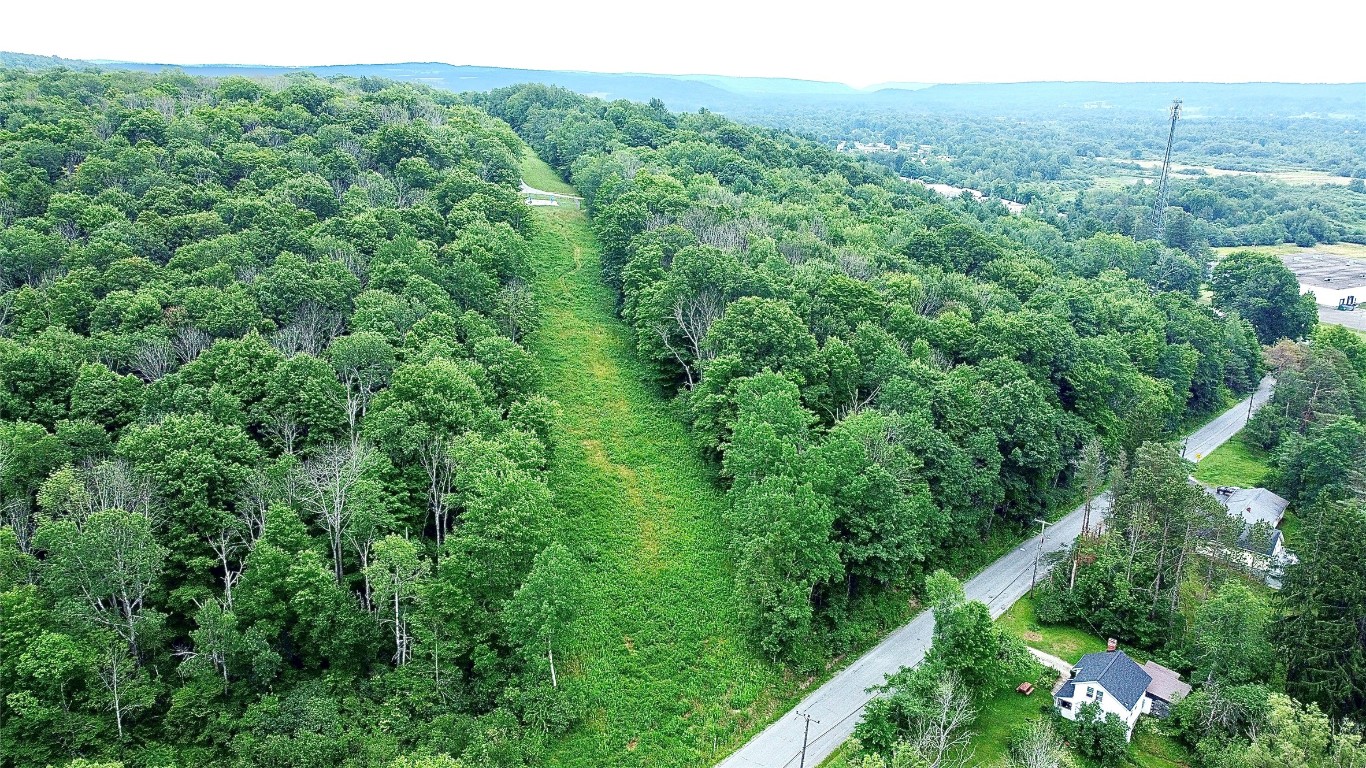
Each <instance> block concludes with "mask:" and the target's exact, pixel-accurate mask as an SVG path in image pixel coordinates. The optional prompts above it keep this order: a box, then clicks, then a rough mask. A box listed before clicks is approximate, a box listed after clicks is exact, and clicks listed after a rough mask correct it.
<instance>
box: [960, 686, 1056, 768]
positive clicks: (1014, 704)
mask: <svg viewBox="0 0 1366 768" xmlns="http://www.w3.org/2000/svg"><path fill="white" fill-rule="evenodd" d="M1038 672H1039V674H1038V676H1037V679H1035V680H1033V681H1032V682H1033V683H1034V688H1035V690H1034V693H1033V695H1031V696H1024V695H1022V694H1019V693H1016V692H1015V685H1016V684H1017V683H1016V682H1015V681H1011V684H1010V685H1007V686H1004V687H1002V688H1001V690H999V691H997V692H996V693H995V694H994V695H993V696H992V697H991V698H989V699H987V700H986V701H983V702H982V704H981V708H980V709H979V710H978V712H977V722H976V723H974V724H973V729H974V730H975V731H976V732H975V733H973V735H972V741H970V742H969V743H968V749H969V750H971V752H972V758H971V760H970V762H969V765H974V766H981V767H982V768H996V767H997V766H1001V765H1004V764H1005V760H1006V756H1007V754H1008V753H1009V749H1010V735H1011V734H1012V733H1014V732H1015V729H1016V728H1019V727H1020V725H1021V724H1023V723H1026V722H1028V721H1030V720H1037V719H1039V718H1042V717H1052V714H1051V713H1052V711H1053V698H1052V696H1051V695H1050V692H1051V691H1052V690H1053V684H1054V683H1056V682H1057V681H1058V673H1057V671H1055V670H1052V669H1045V668H1044V667H1042V666H1041V667H1039V670H1038Z"/></svg>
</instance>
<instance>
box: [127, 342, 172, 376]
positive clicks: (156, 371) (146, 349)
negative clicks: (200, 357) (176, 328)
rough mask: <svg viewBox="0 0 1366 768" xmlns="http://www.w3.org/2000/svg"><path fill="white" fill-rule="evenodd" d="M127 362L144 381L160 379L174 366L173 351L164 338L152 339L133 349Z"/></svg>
mask: <svg viewBox="0 0 1366 768" xmlns="http://www.w3.org/2000/svg"><path fill="white" fill-rule="evenodd" d="M128 364H129V367H131V368H132V369H133V370H134V371H135V372H136V373H137V374H138V375H139V376H141V377H142V378H143V380H144V381H147V382H153V381H160V380H161V378H162V377H163V376H165V375H166V374H168V373H170V372H171V369H172V368H174V367H175V353H174V352H172V350H171V345H170V343H169V342H167V341H166V340H164V339H153V340H149V341H145V342H143V343H142V344H141V345H140V346H139V347H138V348H137V349H135V350H133V353H132V354H131V355H129V360H128Z"/></svg>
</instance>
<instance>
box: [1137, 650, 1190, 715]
mask: <svg viewBox="0 0 1366 768" xmlns="http://www.w3.org/2000/svg"><path fill="white" fill-rule="evenodd" d="M1143 671H1144V672H1147V673H1148V674H1149V675H1151V676H1152V679H1153V681H1152V682H1151V683H1148V690H1147V691H1145V694H1146V695H1147V697H1148V698H1149V699H1151V700H1152V704H1151V705H1150V706H1149V710H1150V711H1151V712H1152V713H1153V714H1154V715H1157V716H1158V717H1166V716H1167V713H1168V712H1169V711H1170V710H1171V705H1173V704H1175V703H1176V702H1178V701H1180V700H1182V699H1184V698H1186V696H1188V695H1189V694H1190V692H1191V687H1190V685H1188V684H1186V683H1183V682H1182V681H1181V676H1180V675H1178V674H1176V673H1175V672H1173V671H1172V670H1170V669H1167V668H1166V667H1164V666H1162V665H1161V664H1158V663H1157V662H1155V661H1149V662H1147V663H1145V664H1144V665H1143Z"/></svg>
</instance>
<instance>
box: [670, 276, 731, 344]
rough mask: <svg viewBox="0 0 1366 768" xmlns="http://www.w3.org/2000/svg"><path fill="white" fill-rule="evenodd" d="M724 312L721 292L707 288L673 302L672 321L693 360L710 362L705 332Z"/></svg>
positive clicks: (724, 307) (723, 300)
mask: <svg viewBox="0 0 1366 768" xmlns="http://www.w3.org/2000/svg"><path fill="white" fill-rule="evenodd" d="M725 311H726V300H725V298H724V297H723V296H722V295H721V291H720V290H718V289H716V288H714V287H712V286H707V287H706V288H703V289H702V290H701V291H698V292H697V293H696V294H693V295H691V296H680V297H678V299H676V300H675V301H674V306H673V319H674V323H676V324H677V325H678V330H679V332H680V333H682V334H683V338H684V339H686V340H687V342H688V348H689V351H691V352H692V356H693V359H694V360H697V361H699V362H700V361H703V360H710V359H711V358H712V357H713V356H714V355H713V354H712V351H711V349H710V348H708V347H707V346H706V345H705V344H704V343H703V341H704V340H705V339H706V337H707V331H709V330H711V327H712V325H713V324H714V323H715V322H716V321H717V320H719V319H721V315H722V314H724V313H725Z"/></svg>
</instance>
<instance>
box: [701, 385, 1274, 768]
mask: <svg viewBox="0 0 1366 768" xmlns="http://www.w3.org/2000/svg"><path fill="white" fill-rule="evenodd" d="M1271 387H1272V380H1271V378H1270V377H1267V378H1266V379H1264V380H1263V381H1262V383H1261V386H1260V387H1258V389H1257V391H1256V392H1255V393H1253V396H1252V397H1251V398H1248V399H1247V400H1243V401H1242V402H1241V403H1239V404H1238V405H1235V406H1233V407H1232V408H1230V409H1229V410H1227V411H1225V412H1224V413H1223V414H1221V415H1220V416H1219V417H1218V418H1216V419H1214V420H1213V421H1211V422H1210V423H1208V424H1206V425H1205V426H1203V427H1201V428H1200V429H1198V430H1196V431H1195V432H1194V433H1193V434H1191V435H1190V436H1189V437H1188V438H1187V439H1186V448H1185V451H1186V455H1187V457H1188V458H1190V459H1191V460H1192V461H1196V460H1198V459H1197V458H1196V454H1199V455H1200V457H1204V456H1208V455H1209V453H1210V451H1213V450H1214V449H1215V448H1217V447H1219V446H1220V445H1222V444H1223V443H1224V442H1225V441H1227V440H1228V439H1229V438H1230V437H1233V435H1235V434H1237V432H1238V430H1240V429H1242V427H1243V425H1244V424H1245V423H1247V419H1248V414H1249V413H1250V412H1251V411H1252V410H1255V409H1257V408H1260V407H1261V406H1262V405H1263V404H1264V403H1265V402H1266V401H1267V399H1268V398H1269V397H1270V396H1271ZM1249 401H1251V403H1252V404H1251V406H1250V407H1249ZM1084 508H1085V506H1084V505H1083V506H1081V507H1078V508H1076V509H1075V510H1073V511H1072V512H1070V513H1068V515H1067V516H1066V517H1063V518H1062V519H1060V520H1058V521H1057V522H1055V523H1053V524H1051V525H1049V526H1048V528H1047V530H1046V532H1045V534H1044V536H1043V537H1042V540H1041V537H1039V536H1035V537H1034V538H1032V539H1030V540H1029V541H1026V542H1025V543H1023V544H1021V545H1020V546H1018V547H1016V548H1015V549H1013V550H1011V551H1010V552H1009V553H1008V554H1006V555H1005V556H1003V557H1002V558H1000V559H999V560H997V561H996V562H994V563H992V564H991V565H989V566H987V568H986V569H984V570H983V571H982V572H981V573H979V574H977V575H976V576H974V577H972V578H971V579H968V580H967V582H966V583H964V584H963V591H964V592H966V593H967V598H968V599H969V600H981V601H982V602H984V603H986V604H987V607H988V608H990V609H991V615H992V616H993V617H996V616H1000V615H1001V614H1002V613H1005V611H1006V609H1008V608H1009V607H1010V606H1012V605H1014V604H1015V601H1016V600H1019V599H1020V598H1021V597H1023V596H1024V594H1025V593H1026V592H1028V591H1029V587H1030V582H1031V579H1032V578H1033V575H1034V565H1035V562H1036V561H1035V558H1036V556H1038V555H1039V554H1040V553H1042V554H1047V553H1049V552H1056V551H1059V550H1062V549H1066V548H1067V546H1068V545H1069V544H1071V543H1072V541H1073V540H1074V539H1076V538H1077V537H1078V536H1079V535H1081V521H1082V517H1083V510H1084ZM1108 508H1109V501H1108V499H1107V498H1106V497H1105V496H1104V495H1102V496H1098V497H1096V498H1095V499H1093V500H1092V502H1091V514H1092V515H1093V518H1092V519H1093V520H1094V519H1096V518H1097V517H1098V516H1099V515H1100V514H1102V513H1103V511H1104V510H1107V509H1108ZM1042 567H1043V566H1042V565H1041V566H1040V568H1042ZM933 631H934V613H933V611H925V612H924V613H921V614H920V615H918V616H916V617H915V618H914V619H912V620H911V622H910V623H909V624H906V625H905V626H903V627H901V628H900V629H898V630H896V631H895V632H893V633H892V634H891V635H889V636H887V638H886V639H885V640H883V641H882V642H881V643H880V644H878V645H877V646H876V647H875V648H873V649H872V650H871V651H869V652H868V653H866V654H864V655H863V656H862V657H861V658H859V659H858V660H857V661H855V662H854V663H852V664H850V665H849V666H848V667H845V668H844V669H843V670H841V671H840V672H839V673H838V674H836V675H835V676H834V677H833V678H831V679H830V680H829V681H828V682H827V683H826V684H825V685H822V686H821V687H820V688H817V689H816V690H815V691H812V692H811V693H810V694H809V695H808V696H807V697H806V698H805V699H802V701H801V703H800V704H798V705H797V707H796V708H795V709H793V710H792V711H791V712H788V713H787V714H785V715H783V716H782V717H781V718H779V719H778V720H777V722H775V723H773V724H772V725H770V726H769V727H768V728H766V729H765V730H764V731H763V732H761V733H760V734H759V735H758V736H755V737H754V738H753V739H751V740H750V741H749V742H748V743H747V744H745V745H744V746H743V747H741V748H740V749H739V750H737V751H736V752H734V753H732V754H731V755H730V757H727V758H726V759H725V760H723V761H721V762H720V763H719V764H718V766H719V768H787V767H788V766H793V767H794V768H795V766H797V765H798V763H799V761H800V759H801V751H802V729H803V726H804V721H803V718H802V716H801V715H799V714H798V713H804V714H807V715H810V716H811V718H812V720H811V735H810V738H809V740H808V741H807V747H806V765H807V766H817V765H820V763H821V761H822V760H824V759H825V758H826V757H829V756H830V753H832V752H834V751H835V749H836V748H837V747H839V745H840V744H841V743H843V742H844V740H845V739H847V738H849V737H850V736H851V735H852V734H853V732H854V726H855V725H856V724H857V723H858V721H859V718H860V716H862V714H863V708H864V706H865V705H867V703H868V701H869V700H870V699H872V697H873V695H872V694H870V693H868V689H869V688H870V687H872V686H875V685H880V684H882V682H883V681H884V679H885V678H886V676H887V675H889V674H892V673H894V672H896V671H897V670H899V669H901V668H902V667H913V666H915V665H916V664H919V663H920V661H921V659H923V658H925V651H926V650H928V649H929V647H930V639H931V635H932V633H933Z"/></svg>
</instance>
